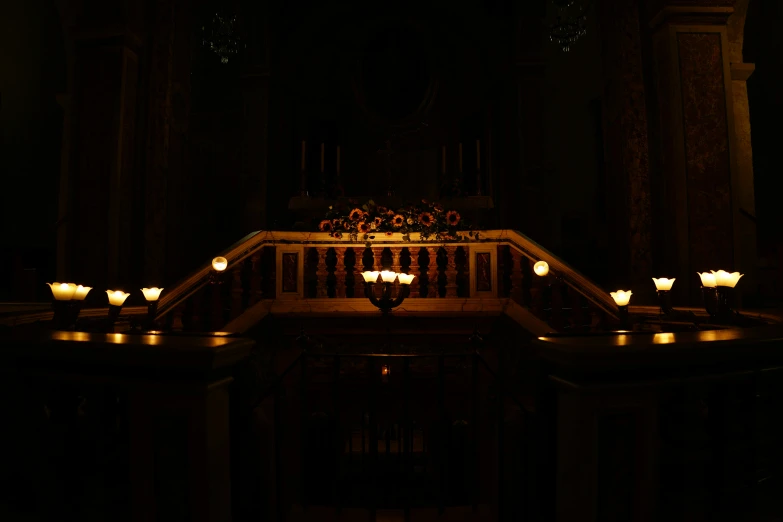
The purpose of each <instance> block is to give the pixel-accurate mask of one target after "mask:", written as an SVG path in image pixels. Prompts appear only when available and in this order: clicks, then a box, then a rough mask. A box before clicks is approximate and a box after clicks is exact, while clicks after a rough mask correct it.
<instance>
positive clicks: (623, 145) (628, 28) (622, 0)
mask: <svg viewBox="0 0 783 522" xmlns="http://www.w3.org/2000/svg"><path fill="white" fill-rule="evenodd" d="M597 12H598V16H599V26H600V31H601V37H602V46H603V66H604V75H605V87H604V103H603V112H604V122H603V124H604V143H605V150H606V176H607V192H608V193H607V195H606V200H607V202H608V203H609V204H608V207H607V222H608V223H609V227H610V230H609V234H608V236H609V244H610V259H609V260H607V262H608V263H610V265H611V269H610V272H611V273H612V275H613V277H612V282H613V283H615V284H617V285H619V286H622V285H623V283H624V282H628V284H629V285H630V286H631V287H632V288H633V291H634V293H635V294H637V295H638V298H647V299H645V300H648V299H651V298H652V292H653V287H652V282H651V279H650V278H651V277H652V276H653V274H652V215H651V214H652V213H651V199H652V195H651V186H650V156H649V150H648V133H647V125H648V109H647V102H646V97H645V78H644V67H643V62H642V45H641V43H642V42H641V40H642V31H641V28H640V24H639V0H605V1H604V2H601V3H599V5H598V9H597ZM646 294H648V295H646ZM638 298H637V299H638Z"/></svg>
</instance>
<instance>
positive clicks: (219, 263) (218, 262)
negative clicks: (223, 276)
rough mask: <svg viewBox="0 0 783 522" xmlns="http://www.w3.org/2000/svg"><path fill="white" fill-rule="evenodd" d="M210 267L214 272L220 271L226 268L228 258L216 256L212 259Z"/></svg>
mask: <svg viewBox="0 0 783 522" xmlns="http://www.w3.org/2000/svg"><path fill="white" fill-rule="evenodd" d="M212 268H213V269H214V270H215V272H222V271H223V270H225V269H226V268H228V259H226V258H225V257H222V256H218V257H216V258H215V259H213V260H212Z"/></svg>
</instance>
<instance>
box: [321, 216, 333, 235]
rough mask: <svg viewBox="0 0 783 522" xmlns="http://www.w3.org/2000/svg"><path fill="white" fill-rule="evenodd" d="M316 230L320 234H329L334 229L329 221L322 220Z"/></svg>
mask: <svg viewBox="0 0 783 522" xmlns="http://www.w3.org/2000/svg"><path fill="white" fill-rule="evenodd" d="M318 229H319V230H320V231H321V232H331V231H332V230H333V229H334V227H333V226H332V222H331V221H329V220H328V219H324V220H323V221H321V223H320V224H319V225H318Z"/></svg>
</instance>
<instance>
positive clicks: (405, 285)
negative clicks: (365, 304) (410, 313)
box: [362, 270, 416, 314]
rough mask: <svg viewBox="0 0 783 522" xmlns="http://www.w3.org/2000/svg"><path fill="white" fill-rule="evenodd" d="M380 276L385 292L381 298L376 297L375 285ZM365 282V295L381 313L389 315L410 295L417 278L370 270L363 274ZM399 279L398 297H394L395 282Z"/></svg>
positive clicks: (388, 271)
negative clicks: (412, 284)
mask: <svg viewBox="0 0 783 522" xmlns="http://www.w3.org/2000/svg"><path fill="white" fill-rule="evenodd" d="M379 276H380V278H381V281H382V284H383V292H382V294H381V297H380V298H378V297H376V295H375V285H376V283H377V282H378V277H379ZM362 277H363V278H364V282H365V283H367V284H366V285H364V295H365V296H366V297H367V298H368V299H369V300H370V302H371V303H372V304H373V305H375V306H376V307H378V308H379V309H380V310H381V312H383V313H384V314H388V313H389V312H391V310H392V308H396V307H398V306H399V305H400V304H402V302H403V301H404V300H405V298H406V297H408V296H409V295H410V289H411V283H412V282H413V280H414V279H415V278H416V276H415V275H413V274H402V273H400V274H398V273H397V272H392V271H391V270H383V271H381V272H377V271H372V270H368V271H366V272H362ZM398 278H399V281H400V288H399V293H398V295H397V297H392V289H393V288H394V281H395V280H397V279H398Z"/></svg>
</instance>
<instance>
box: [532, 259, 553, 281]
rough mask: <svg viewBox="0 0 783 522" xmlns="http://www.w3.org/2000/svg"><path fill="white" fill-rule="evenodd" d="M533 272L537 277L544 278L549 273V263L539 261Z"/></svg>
mask: <svg viewBox="0 0 783 522" xmlns="http://www.w3.org/2000/svg"><path fill="white" fill-rule="evenodd" d="M533 271H534V272H535V273H536V275H537V276H540V277H544V276H545V275H547V274H548V273H549V263H547V262H546V261H539V262H537V263H536V264H535V265H533Z"/></svg>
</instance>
